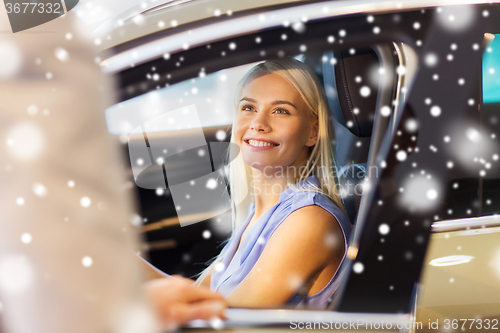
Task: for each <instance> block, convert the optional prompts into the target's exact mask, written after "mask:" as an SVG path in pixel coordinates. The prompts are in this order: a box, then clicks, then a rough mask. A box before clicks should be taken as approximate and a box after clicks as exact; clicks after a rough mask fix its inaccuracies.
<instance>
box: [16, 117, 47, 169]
mask: <svg viewBox="0 0 500 333" xmlns="http://www.w3.org/2000/svg"><path fill="white" fill-rule="evenodd" d="M7 137H8V138H9V140H12V145H9V153H10V154H11V155H12V156H13V157H15V158H18V159H20V160H25V161H26V160H32V159H34V158H36V157H38V156H39V155H40V154H41V153H42V151H43V148H44V146H45V136H44V135H43V133H42V131H41V130H40V128H39V127H38V126H37V125H34V124H32V123H20V124H16V125H14V126H13V127H11V128H10V129H9V130H8V132H7Z"/></svg>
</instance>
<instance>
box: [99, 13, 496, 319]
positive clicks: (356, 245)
mask: <svg viewBox="0 0 500 333" xmlns="http://www.w3.org/2000/svg"><path fill="white" fill-rule="evenodd" d="M436 12H437V13H440V12H439V11H435V10H431V9H429V10H415V11H407V12H405V13H404V14H400V13H398V14H391V13H379V14H377V15H375V20H376V22H377V28H379V30H380V29H381V30H382V31H384V32H386V33H385V34H378V33H373V32H372V26H371V25H369V24H368V23H367V22H369V21H370V20H371V21H373V16H372V18H371V19H370V20H367V15H365V14H352V15H350V16H348V17H344V16H339V17H336V18H335V19H330V20H318V21H311V22H308V23H307V29H306V33H303V32H300V31H298V30H300V29H298V30H297V31H295V29H294V28H293V27H292V26H282V27H277V28H273V29H268V30H266V31H264V32H263V31H257V32H251V33H248V34H247V35H242V36H238V37H235V38H232V39H231V40H216V41H212V42H207V43H205V44H200V45H197V46H196V47H193V48H190V49H185V50H181V51H177V52H175V53H172V54H170V53H165V54H162V55H161V56H159V57H157V58H154V59H150V60H148V61H146V62H144V63H140V64H133V65H132V66H130V67H127V68H126V69H123V70H122V71H118V72H116V73H115V75H116V77H117V78H118V82H119V89H118V90H119V100H120V103H118V104H116V105H114V106H113V107H111V108H109V109H108V110H107V112H106V118H107V122H108V128H109V130H110V132H111V133H114V134H117V135H121V136H122V138H123V140H122V143H123V150H124V151H125V153H126V154H127V157H128V161H129V163H130V170H129V175H130V182H129V189H130V190H131V191H133V192H134V193H135V195H136V196H137V198H138V200H139V202H140V206H141V210H142V216H141V217H142V219H143V226H141V231H142V232H143V234H144V237H145V242H144V248H143V251H142V253H141V255H143V256H145V257H149V260H150V262H151V263H152V264H153V265H154V266H156V267H157V268H159V269H160V270H162V271H164V272H166V273H169V274H181V275H184V276H187V277H195V276H196V274H198V273H199V272H200V271H202V270H203V269H204V268H205V267H206V265H207V263H209V262H210V260H211V259H213V258H214V257H215V256H216V255H217V254H218V253H219V252H220V250H221V249H222V246H223V245H224V242H225V241H226V240H227V239H228V237H229V236H230V235H231V220H230V213H229V212H228V211H227V210H226V211H223V208H220V207H218V208H217V209H215V210H213V209H212V207H208V208H207V209H206V211H190V212H189V213H185V214H184V213H181V212H182V210H179V208H180V207H179V206H182V207H184V206H183V205H179V204H178V203H177V202H174V198H173V195H172V191H171V189H169V185H172V184H175V185H181V184H184V183H186V184H188V183H189V182H190V181H192V180H194V179H198V178H200V177H201V178H202V177H205V176H207V175H210V176H209V177H208V178H203V181H202V182H201V184H198V183H197V184H196V186H198V185H200V186H201V187H197V188H196V191H200V193H202V194H201V195H207V196H209V194H206V193H215V192H206V190H207V189H209V190H213V189H215V188H217V189H221V192H216V193H217V195H216V197H218V198H219V199H220V198H222V196H223V195H224V191H223V190H222V189H224V188H225V186H226V184H227V179H226V178H225V176H224V172H223V170H224V166H225V165H227V163H228V161H226V160H224V151H225V150H226V149H227V147H229V140H230V132H231V122H232V112H233V110H234V106H233V99H232V98H233V97H232V96H233V91H234V86H235V85H236V83H237V82H238V80H239V78H241V77H242V75H243V74H244V73H245V72H246V71H247V70H248V69H249V68H250V67H252V66H253V65H254V64H256V63H258V62H259V61H263V60H265V59H266V58H273V57H282V56H293V57H295V58H296V59H298V60H300V61H302V62H304V63H305V64H307V65H308V66H309V67H311V68H312V69H313V70H314V72H315V73H316V74H317V76H318V78H319V79H320V82H322V83H323V86H324V89H325V92H326V96H327V99H328V104H329V107H330V110H331V115H332V121H333V125H334V129H335V143H336V159H337V165H338V170H339V172H338V174H337V176H338V180H339V183H340V184H341V187H342V190H343V191H342V192H341V193H342V194H343V201H344V205H345V207H346V210H347V211H348V215H349V218H350V220H351V223H352V224H353V225H354V226H355V232H354V236H353V239H352V240H351V244H350V249H349V253H348V257H349V259H351V260H349V261H347V262H346V265H348V266H349V267H348V268H349V270H350V271H353V272H354V273H353V272H351V273H350V275H349V277H348V283H345V284H344V285H342V286H341V288H340V290H338V291H337V292H336V294H335V298H334V299H333V301H332V303H331V305H330V307H329V309H335V310H338V311H343V312H367V313H370V312H371V313H377V312H383V313H409V312H411V311H412V310H413V309H414V306H415V302H416V300H417V298H418V295H420V293H421V285H420V284H419V283H416V282H415V281H419V278H420V276H421V273H422V270H423V269H424V266H423V263H427V262H430V261H431V259H428V258H430V257H429V256H430V255H431V254H429V253H433V252H429V251H431V250H428V248H427V245H428V242H429V237H430V234H431V225H432V230H433V231H434V232H436V233H437V232H439V230H440V229H439V228H438V227H437V226H439V223H441V222H436V221H441V220H449V219H462V218H468V217H471V216H478V217H480V216H484V215H488V214H495V213H497V210H496V209H495V208H494V207H493V206H489V205H488V207H487V205H486V204H484V203H480V204H479V205H475V206H474V205H471V202H476V201H477V199H478V196H479V200H480V201H481V202H482V201H484V200H486V197H485V196H488V200H490V201H491V198H492V197H494V194H493V193H494V192H495V190H494V189H493V188H494V185H493V183H494V178H495V177H494V176H493V173H492V176H491V177H490V178H491V181H488V182H484V184H483V185H480V184H481V183H482V181H481V180H480V179H481V178H480V177H478V176H477V175H475V174H474V175H471V172H470V170H465V169H461V168H454V169H453V168H452V169H451V170H450V167H449V163H448V164H446V162H443V163H442V164H443V165H440V166H439V167H437V166H434V165H433V164H432V163H436V161H438V160H441V159H443V160H445V159H446V158H450V157H449V155H450V154H451V153H449V151H448V150H447V149H449V148H446V147H445V146H442V145H444V144H445V143H446V142H447V141H446V140H445V141H444V143H443V142H441V141H442V137H443V136H445V135H444V134H443V133H449V132H450V131H451V130H450V128H451V127H450V126H448V125H447V123H452V124H453V121H454V120H453V118H452V115H451V114H450V113H447V114H444V115H443V116H442V117H440V118H437V116H435V115H432V111H431V115H429V111H428V109H429V108H430V107H431V106H432V105H433V104H439V105H441V106H443V105H447V106H448V105H449V107H450V108H452V109H453V110H456V114H455V115H454V116H456V117H457V119H459V121H465V120H464V119H469V120H470V119H473V120H472V124H475V123H474V122H475V121H477V117H478V114H477V112H475V111H476V110H475V108H477V104H476V102H473V103H469V104H468V106H467V108H464V107H463V105H462V104H463V103H464V102H463V101H462V100H465V101H466V102H467V101H470V100H472V99H473V100H474V101H480V100H481V97H480V93H481V87H480V86H478V84H477V82H476V81H474V80H475V79H474V78H476V79H477V76H478V73H479V72H478V71H477V68H473V67H470V68H467V66H466V64H467V63H468V62H471V61H475V63H477V62H478V61H479V62H480V58H479V55H478V53H477V52H476V53H474V51H475V50H474V48H472V49H470V50H466V52H464V55H463V56H462V57H458V56H456V58H455V59H454V60H453V61H455V63H453V64H451V60H448V62H445V63H443V67H442V69H441V72H440V75H438V74H437V70H436V69H435V68H433V66H430V65H427V64H426V63H425V55H426V54H425V53H424V52H428V50H429V49H430V50H438V49H439V50H441V49H445V51H442V52H449V51H446V50H447V49H448V48H449V46H446V48H445V46H443V45H444V44H443V43H444V42H443V40H445V41H446V43H448V44H451V43H453V42H457V40H456V38H457V37H456V35H454V34H453V33H450V32H449V31H447V30H446V29H445V28H442V29H441V30H439V29H440V28H439V26H436V25H433V23H432V22H434V21H433V20H434V15H438V14H436ZM253 14H255V15H258V14H259V12H258V11H257V12H256V13H253ZM370 16H371V15H370ZM414 22H417V23H419V24H418V29H417V28H416V25H415V23H414ZM344 29H345V30H347V31H348V32H349V33H348V37H345V38H343V36H344V35H345V32H344V34H342V33H341V31H342V30H344ZM431 29H435V30H436V31H438V32H434V35H431V34H429V31H430V30H431ZM477 29H478V31H479V30H481V31H482V28H479V27H478V28H477ZM367 31H369V33H368V32H367ZM439 34H440V35H439ZM461 34H462V35H460V36H461V38H463V39H464V40H466V41H467V43H470V44H471V45H473V43H475V41H477V35H478V33H477V31H475V32H474V31H472V30H471V31H469V32H467V33H465V32H461ZM474 34H475V35H474ZM481 36H482V32H481ZM481 38H482V37H481ZM148 39H149V40H153V39H154V38H153V36H149V37H148ZM231 43H234V45H237V47H234V48H231V46H230V45H231ZM228 45H229V48H228ZM306 45H307V47H305V46H306ZM422 45H424V46H425V45H427V46H426V47H427V48H426V49H425V51H424V49H423V47H422ZM452 45H453V44H452ZM133 47H134V45H132V46H130V48H131V49H133ZM455 48H456V47H455ZM126 49H127V48H126V46H120V51H124V50H126ZM436 52H437V51H436ZM448 59H450V57H448ZM451 59H453V57H451ZM470 59H474V60H470ZM443 61H444V60H443ZM452 65H453V66H454V67H452ZM460 65H461V67H460V68H467V71H466V72H465V73H464V74H463V76H464V77H466V82H468V83H470V87H469V86H467V87H468V88H469V90H468V92H467V94H465V93H462V95H460V96H459V95H456V94H457V93H456V91H455V90H452V89H455V88H451V87H452V85H451V83H449V81H445V80H446V79H444V78H443V77H444V76H445V74H446V75H451V74H453V73H454V71H455V70H456V68H457V67H456V66H460ZM467 75H468V76H467ZM437 78H439V80H441V81H439V82H438V84H440V86H436V81H438V79H437ZM444 82H446V84H444V85H443V83H444ZM455 85H456V84H455V83H454V85H453V86H455ZM415 86H417V87H418V89H413V88H414V87H415ZM448 87H449V90H447V89H448ZM429 96H433V97H432V102H431V98H429ZM457 96H458V97H459V98H458V97H457ZM459 103H462V104H459ZM193 105H194V106H193ZM486 108H488V106H486ZM183 110H184V111H183ZM481 111H482V112H485V111H484V110H481ZM169 112H172V114H178V115H179V117H180V118H175V121H169V119H167V118H162V114H165V113H169ZM183 112H185V114H187V113H188V112H191V113H189V114H190V115H193V114H195V115H196V117H197V118H196V121H194V122H192V123H182V120H181V118H182V113H183ZM439 112H441V111H439ZM460 112H461V113H460ZM431 116H432V117H431ZM176 117H177V116H176ZM190 119H192V118H190ZM179 124H180V125H179ZM146 125H147V126H149V129H148V128H146ZM490 125H491V124H490ZM490 125H488V126H490ZM141 126H142V127H141ZM155 126H156V129H155V128H154V127H155ZM485 126H486V125H485ZM124 129H125V130H124ZM199 129H201V131H200V130H199ZM132 130H133V131H134V132H133V134H132V135H130V136H127V135H124V134H125V133H130V131H132ZM127 131H128V132H127ZM457 136H458V135H457ZM430 138H433V140H438V139H436V138H439V140H440V143H435V142H434V141H430ZM436 147H437V148H436ZM437 151H443V152H446V153H445V154H443V156H440V155H438V154H436V152H437ZM167 152H168V153H167ZM162 154H164V155H162ZM174 156H175V157H174ZM159 157H161V159H160V160H159V161H158V158H159ZM145 161H148V162H145ZM440 163H441V162H440ZM446 165H448V167H446ZM431 175H432V177H431ZM171 177H175V179H176V180H174V181H171V179H174V178H171ZM433 177H434V178H433ZM433 179H434V180H435V179H442V180H443V183H446V187H439V186H438V185H439V184H437V183H436V182H435V181H434V180H433ZM212 180H213V181H212ZM413 180H418V181H415V182H413ZM457 183H459V186H457V185H455V184H457ZM414 184H437V185H436V186H437V187H436V188H437V189H438V190H439V191H440V193H441V192H442V193H443V195H442V198H441V199H440V200H439V201H438V202H439V205H438V206H436V205H433V206H432V205H431V206H428V207H426V206H425V205H424V206H419V205H418V202H413V201H408V202H407V201H404V200H405V198H406V197H407V196H406V192H411V191H409V189H410V190H411V189H412V188H411V186H413V185H414ZM186 186H187V185H186ZM193 186H194V185H193ZM419 186H420V185H418V186H417V187H416V190H415V191H416V192H415V191H414V192H413V193H417V194H418V195H417V196H422V197H424V199H425V196H426V192H425V191H424V192H422V186H423V185H422V186H420V187H419ZM440 186H441V185H440ZM458 188H459V189H458ZM360 189H361V190H362V191H361V190H360ZM367 189H368V190H367ZM182 193H183V195H184V194H185V193H187V192H185V193H184V192H182ZM203 193H205V194H203ZM490 193H491V194H490ZM483 199H484V200H483ZM424 201H425V200H424ZM426 202H427V201H426ZM401 203H403V204H401ZM214 205H215V204H212V206H214ZM412 205H415V207H416V208H415V207H413V206H412ZM465 206H468V207H469V206H470V209H469V210H470V212H469V210H462V209H460V208H461V207H465ZM388 211H390V213H391V214H387V212H388ZM216 213H217V214H216ZM482 223H484V222H482ZM491 223H493V224H492V225H496V224H495V223H496V222H491ZM386 226H390V234H391V235H393V234H394V235H397V239H394V238H391V237H390V236H387V233H386V232H384V231H383V230H384V229H383V228H382V227H386ZM443 237H445V236H443ZM424 259H425V261H424ZM356 263H363V266H362V267H364V270H365V272H375V271H377V272H381V271H383V272H384V274H372V275H369V274H359V273H358V272H356V270H355V269H354V268H355V267H354V265H355V264H356ZM358 267H359V266H358ZM425 267H427V266H425ZM426 269H427V271H429V269H428V268H426ZM429 274H430V275H429ZM432 274H433V273H425V275H424V278H423V280H424V281H429V280H428V278H427V277H428V276H433V275H432ZM395 290H396V291H397V292H393V291H395ZM382 299H383V300H384V302H382V303H381V302H380V300H382Z"/></svg>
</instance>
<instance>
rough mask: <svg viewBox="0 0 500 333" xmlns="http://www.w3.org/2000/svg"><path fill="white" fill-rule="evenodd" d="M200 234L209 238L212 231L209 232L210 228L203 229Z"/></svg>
mask: <svg viewBox="0 0 500 333" xmlns="http://www.w3.org/2000/svg"><path fill="white" fill-rule="evenodd" d="M202 236H203V238H205V239H209V238H210V237H211V236H212V233H211V232H210V230H204V231H203V233H202Z"/></svg>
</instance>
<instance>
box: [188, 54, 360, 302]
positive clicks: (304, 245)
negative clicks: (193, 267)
mask: <svg viewBox="0 0 500 333" xmlns="http://www.w3.org/2000/svg"><path fill="white" fill-rule="evenodd" d="M236 104H237V113H236V116H235V122H234V124H233V128H232V134H231V142H233V143H235V144H236V145H238V147H239V148H240V149H239V152H237V151H232V152H230V154H238V155H237V156H230V160H232V161H233V162H232V163H231V165H230V170H229V185H230V190H231V201H232V218H233V235H232V237H231V239H230V240H229V242H228V243H227V244H226V246H225V247H224V249H223V250H222V252H221V254H220V255H219V256H218V258H217V259H216V260H215V261H214V262H213V263H212V265H210V267H208V268H207V269H206V270H205V271H204V273H203V274H202V275H201V276H200V278H199V279H198V281H197V283H198V284H200V285H205V286H210V288H211V289H212V291H217V292H219V293H221V294H222V295H223V296H225V297H226V299H227V301H228V303H229V305H230V306H233V307H274V306H282V305H290V306H306V307H314V308H326V306H327V305H328V303H329V300H330V298H331V296H332V295H333V293H334V292H335V290H336V288H337V287H338V285H339V283H340V280H341V275H342V274H341V272H340V270H339V267H340V265H341V263H342V262H343V260H344V258H345V255H346V252H347V247H348V239H349V236H350V233H351V225H350V223H349V220H348V218H347V216H346V214H345V213H344V207H343V204H342V200H341V198H340V196H339V194H338V189H337V186H336V185H337V184H336V180H335V175H336V172H335V163H334V149H333V146H332V139H333V127H332V122H331V119H330V115H329V110H328V107H327V102H326V97H325V94H324V91H323V88H322V87H321V85H320V83H319V81H318V79H317V78H316V76H315V74H314V73H313V72H312V71H311V70H310V69H309V68H308V67H307V66H306V65H304V64H303V63H301V62H299V61H297V60H295V59H292V58H284V59H279V60H267V61H265V62H264V63H261V64H258V65H256V66H255V67H253V68H252V69H251V70H250V71H249V72H248V73H247V74H246V75H245V76H244V77H243V78H242V80H241V81H240V83H239V89H238V93H237V99H236ZM246 189H250V195H247V191H246Z"/></svg>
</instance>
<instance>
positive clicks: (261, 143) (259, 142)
mask: <svg viewBox="0 0 500 333" xmlns="http://www.w3.org/2000/svg"><path fill="white" fill-rule="evenodd" d="M243 141H244V142H245V143H246V144H247V145H248V146H249V147H250V148H251V149H253V150H269V149H273V148H275V147H278V146H279V144H278V143H276V142H273V141H269V140H264V139H256V138H248V139H243Z"/></svg>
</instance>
